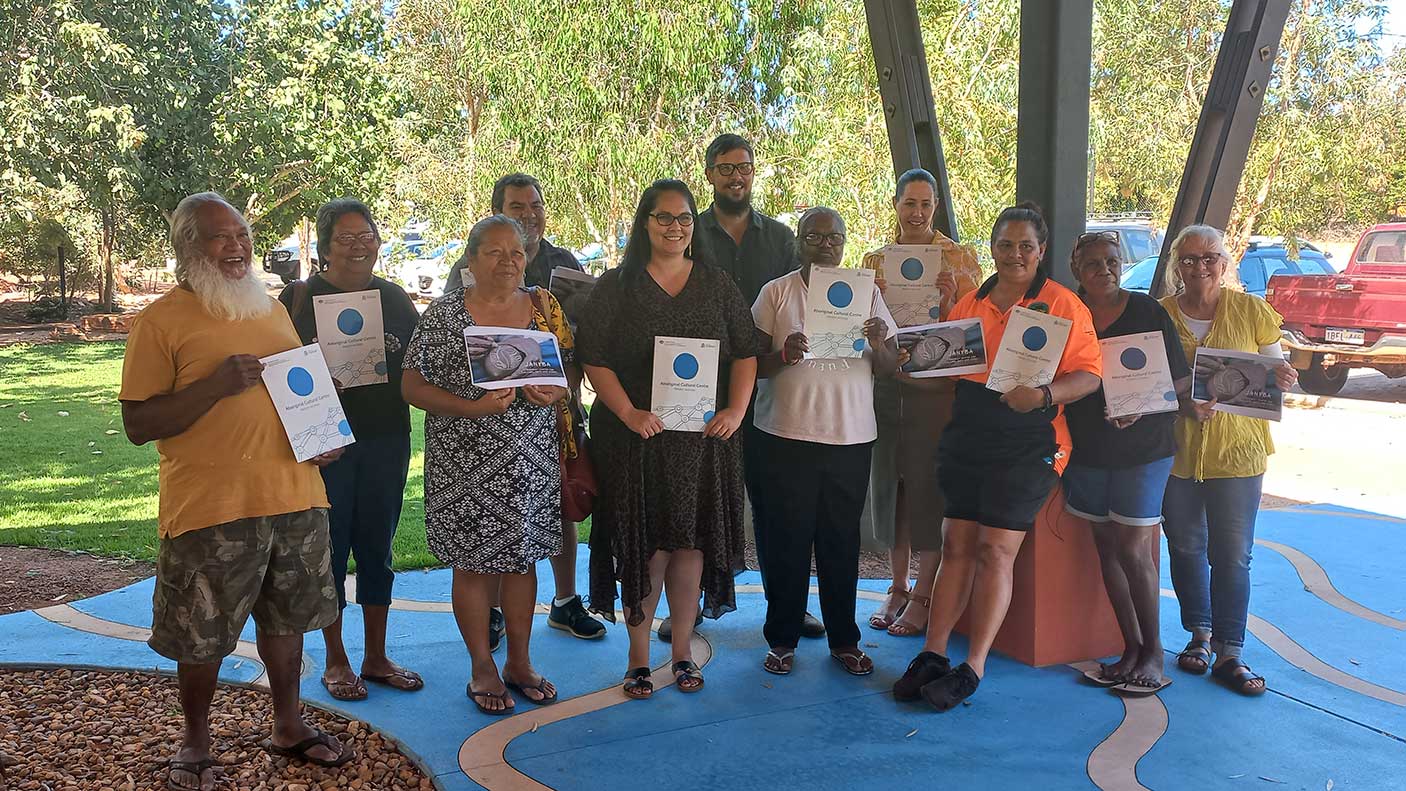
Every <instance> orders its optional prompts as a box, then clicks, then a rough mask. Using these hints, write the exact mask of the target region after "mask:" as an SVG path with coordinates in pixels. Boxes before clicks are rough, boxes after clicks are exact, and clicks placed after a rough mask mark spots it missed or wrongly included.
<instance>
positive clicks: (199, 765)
mask: <svg viewBox="0 0 1406 791" xmlns="http://www.w3.org/2000/svg"><path fill="white" fill-rule="evenodd" d="M221 765H222V764H220V762H219V761H216V760H215V759H214V758H202V759H200V760H199V761H175V760H172V761H167V762H166V787H167V788H168V789H170V791H200V783H201V778H202V777H203V776H204V775H205V770H207V769H217V768H219V767H220V766H221ZM172 772H189V773H191V774H193V775H195V785H193V786H188V785H182V784H180V783H177V782H176V781H175V780H173V779H172V778H171V773H172Z"/></svg>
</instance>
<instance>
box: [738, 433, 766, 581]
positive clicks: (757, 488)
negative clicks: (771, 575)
mask: <svg viewBox="0 0 1406 791" xmlns="http://www.w3.org/2000/svg"><path fill="white" fill-rule="evenodd" d="M751 417H752V416H751V412H748V415H747V420H745V421H743V423H742V481H743V483H744V484H746V486H747V501H748V502H750V503H751V504H752V539H753V542H754V543H755V545H756V547H757V571H759V572H760V573H761V575H762V590H766V554H765V550H764V548H763V545H764V544H765V543H766V533H765V531H764V530H762V527H761V525H762V514H763V513H764V512H765V504H764V503H763V495H765V494H766V478H765V476H764V475H763V474H762V473H763V471H764V470H765V469H766V460H765V459H763V458H762V457H761V455H760V454H761V450H760V449H761V443H763V442H765V441H766V437H768V436H770V435H769V434H766V432H764V431H762V430H761V429H759V428H757V427H756V426H754V425H752V419H751ZM759 435H760V436H759Z"/></svg>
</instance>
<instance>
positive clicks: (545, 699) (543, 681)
mask: <svg viewBox="0 0 1406 791" xmlns="http://www.w3.org/2000/svg"><path fill="white" fill-rule="evenodd" d="M503 686H505V687H507V688H508V689H511V690H512V691H514V692H516V693H517V694H519V695H521V696H523V697H524V698H526V699H527V702H528V703H531V704H533V705H536V706H549V705H551V704H553V703H556V702H557V693H556V692H555V691H553V692H552V694H550V695H548V694H547V677H546V676H542V677H541V678H540V679H539V680H538V682H537V683H536V684H519V683H517V682H516V681H509V680H507V679H506V678H505V679H503ZM529 689H530V690H532V691H533V692H536V693H537V694H538V695H541V696H542V697H540V698H534V697H532V696H531V695H529V694H527V692H526V690H529Z"/></svg>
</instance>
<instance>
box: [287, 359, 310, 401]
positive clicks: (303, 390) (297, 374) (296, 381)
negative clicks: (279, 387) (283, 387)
mask: <svg viewBox="0 0 1406 791" xmlns="http://www.w3.org/2000/svg"><path fill="white" fill-rule="evenodd" d="M288 389H289V390H292V391H293V394H294V395H300V396H310V395H312V374H310V373H308V369H306V368H304V367H302V366H300V365H295V366H293V368H292V370H290V371H289V372H288Z"/></svg>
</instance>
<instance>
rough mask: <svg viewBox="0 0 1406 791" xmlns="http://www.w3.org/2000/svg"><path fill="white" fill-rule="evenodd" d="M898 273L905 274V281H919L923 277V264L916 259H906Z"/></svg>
mask: <svg viewBox="0 0 1406 791" xmlns="http://www.w3.org/2000/svg"><path fill="white" fill-rule="evenodd" d="M898 271H900V272H902V273H903V279H904V280H917V279H918V278H920V277H922V276H923V262H922V261H919V260H918V259H916V258H905V259H903V263H902V264H901V265H900V266H899V267H898Z"/></svg>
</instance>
